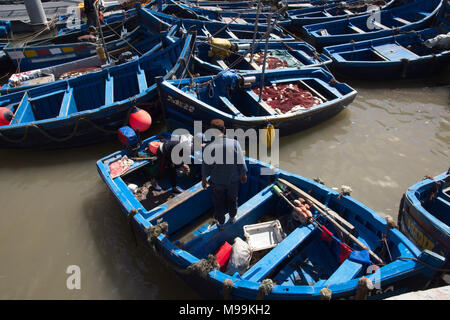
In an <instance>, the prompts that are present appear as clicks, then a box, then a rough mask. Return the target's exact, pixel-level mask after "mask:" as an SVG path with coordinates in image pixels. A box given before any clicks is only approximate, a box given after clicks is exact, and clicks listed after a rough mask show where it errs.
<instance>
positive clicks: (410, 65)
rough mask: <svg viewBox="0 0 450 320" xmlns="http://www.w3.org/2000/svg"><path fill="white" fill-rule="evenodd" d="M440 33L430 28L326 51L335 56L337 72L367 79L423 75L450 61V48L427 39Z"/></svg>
mask: <svg viewBox="0 0 450 320" xmlns="http://www.w3.org/2000/svg"><path fill="white" fill-rule="evenodd" d="M443 31H444V32H443V33H447V32H448V31H449V30H443ZM439 34H441V33H440V30H439V29H437V28H429V29H425V30H422V31H417V32H416V31H411V32H409V33H404V34H400V35H395V36H390V37H384V38H379V39H373V40H366V41H360V42H355V43H351V44H341V45H336V46H330V47H325V48H324V49H323V51H324V53H326V54H327V55H328V56H330V57H331V58H332V59H333V64H332V70H333V73H335V74H337V75H340V76H343V77H347V78H358V79H364V80H384V79H386V78H389V79H409V78H423V77H427V76H432V75H437V74H439V73H441V72H443V71H444V70H445V68H446V66H448V65H449V63H450V50H449V49H441V48H439V46H435V47H434V48H433V47H428V46H427V45H428V44H427V41H428V40H430V39H433V38H435V37H436V36H438V35H439ZM430 46H431V45H430Z"/></svg>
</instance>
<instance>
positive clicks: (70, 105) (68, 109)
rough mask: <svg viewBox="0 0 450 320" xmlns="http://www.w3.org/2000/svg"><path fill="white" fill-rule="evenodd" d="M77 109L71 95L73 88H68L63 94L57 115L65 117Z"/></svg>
mask: <svg viewBox="0 0 450 320" xmlns="http://www.w3.org/2000/svg"><path fill="white" fill-rule="evenodd" d="M77 111H78V110H77V105H76V103H75V99H74V97H73V88H69V89H68V90H67V91H66V93H65V94H64V97H63V100H62V103H61V109H60V111H59V115H58V117H65V116H67V115H69V114H72V113H76V112H77Z"/></svg>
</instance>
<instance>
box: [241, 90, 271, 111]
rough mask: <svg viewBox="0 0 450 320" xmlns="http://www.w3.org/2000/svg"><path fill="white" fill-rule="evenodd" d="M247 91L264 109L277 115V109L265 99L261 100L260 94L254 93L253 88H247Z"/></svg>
mask: <svg viewBox="0 0 450 320" xmlns="http://www.w3.org/2000/svg"><path fill="white" fill-rule="evenodd" d="M247 93H248V94H249V95H250V96H251V97H252V98H253V99H254V100H255V101H256V102H257V103H258V104H259V106H260V107H261V108H262V109H264V110H265V111H266V112H267V113H268V114H269V115H271V116H276V115H278V113H276V112H275V110H274V109H273V108H272V107H271V106H269V105H268V104H267V103H266V102H265V101H264V100H263V99H261V101H258V100H259V96H258V95H257V94H256V93H254V92H253V91H252V90H247Z"/></svg>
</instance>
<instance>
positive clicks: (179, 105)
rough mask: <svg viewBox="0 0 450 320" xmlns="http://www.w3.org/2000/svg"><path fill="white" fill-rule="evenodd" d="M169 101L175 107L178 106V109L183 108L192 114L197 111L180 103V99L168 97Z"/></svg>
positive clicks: (184, 103)
mask: <svg viewBox="0 0 450 320" xmlns="http://www.w3.org/2000/svg"><path fill="white" fill-rule="evenodd" d="M167 100H168V101H169V102H170V103H173V104H174V105H176V106H178V107H180V108H182V109H184V110H186V111H189V112H191V113H192V112H194V111H195V108H194V107H193V106H191V105H189V104H187V103H186V102H183V101H180V100H178V99H175V98H173V97H172V96H167Z"/></svg>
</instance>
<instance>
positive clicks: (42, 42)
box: [3, 17, 148, 71]
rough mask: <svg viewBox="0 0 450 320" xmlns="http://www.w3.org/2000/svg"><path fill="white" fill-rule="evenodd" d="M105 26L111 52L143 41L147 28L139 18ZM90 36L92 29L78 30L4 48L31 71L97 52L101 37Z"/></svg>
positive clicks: (12, 43) (21, 67)
mask: <svg viewBox="0 0 450 320" xmlns="http://www.w3.org/2000/svg"><path fill="white" fill-rule="evenodd" d="M103 28H104V33H103V35H104V41H105V45H106V50H108V51H113V50H118V49H120V48H123V47H127V45H128V44H129V43H135V42H137V41H139V40H141V39H142V38H143V37H145V36H146V34H143V33H142V32H141V29H142V30H145V29H148V28H146V26H145V25H144V24H140V23H139V20H138V18H137V17H134V18H130V19H128V20H126V21H122V22H117V23H115V24H114V25H113V26H110V25H108V27H106V26H104V27H103ZM87 35H89V32H85V31H79V32H71V33H68V34H64V35H60V36H56V37H53V38H52V37H51V38H45V39H39V40H33V41H29V42H24V43H22V44H18V43H15V42H10V43H8V44H7V45H6V46H5V47H4V49H3V50H4V51H5V52H6V54H7V55H8V56H9V57H10V59H11V60H12V61H13V62H14V64H15V66H16V67H17V68H18V69H19V70H20V71H29V70H33V69H40V68H45V67H49V66H52V65H55V64H61V63H66V62H70V61H74V60H78V59H83V58H86V57H88V56H92V55H95V54H96V53H97V51H96V49H97V47H98V43H100V39H98V40H92V41H90V40H89V39H87V40H86V39H83V36H87ZM97 38H99V36H97Z"/></svg>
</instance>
